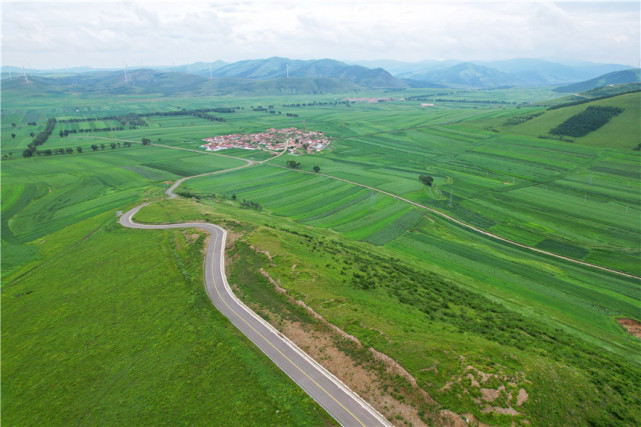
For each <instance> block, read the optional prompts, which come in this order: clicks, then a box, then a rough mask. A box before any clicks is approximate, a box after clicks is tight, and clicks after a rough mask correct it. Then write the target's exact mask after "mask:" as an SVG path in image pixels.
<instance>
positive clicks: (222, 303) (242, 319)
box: [120, 182, 390, 426]
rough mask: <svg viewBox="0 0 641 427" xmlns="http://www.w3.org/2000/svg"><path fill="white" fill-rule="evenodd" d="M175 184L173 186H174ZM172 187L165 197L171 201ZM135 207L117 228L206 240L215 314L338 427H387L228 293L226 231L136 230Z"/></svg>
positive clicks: (208, 280) (201, 226) (211, 226)
mask: <svg viewBox="0 0 641 427" xmlns="http://www.w3.org/2000/svg"><path fill="white" fill-rule="evenodd" d="M176 184H177V185H178V184H179V183H178V182H177V183H176ZM174 188H175V186H172V188H171V189H170V190H168V192H167V194H168V195H169V197H172V198H173V197H175V195H174V194H173V192H172V191H171V190H173V189H174ZM148 204H149V203H144V204H142V205H140V206H137V207H135V208H133V209H131V210H130V211H128V212H127V213H125V214H124V215H122V216H121V217H120V224H122V225H123V226H125V227H128V228H137V229H151V230H157V229H168V228H199V229H201V230H205V231H207V232H208V233H210V234H211V239H210V240H209V246H208V247H207V255H206V258H205V267H204V268H205V290H206V291H207V295H209V299H211V302H212V303H213V304H214V305H215V306H216V308H217V309H218V310H220V312H221V313H222V314H223V315H224V316H225V317H227V318H228V319H229V320H230V321H231V322H232V323H233V324H234V325H235V326H236V327H237V328H238V329H240V331H241V332H242V333H243V334H245V335H246V336H247V337H248V338H249V339H250V340H251V341H252V342H253V343H254V344H256V346H258V348H260V349H261V350H262V351H263V353H265V354H266V355H267V357H269V358H270V359H271V360H272V361H273V362H274V363H276V365H278V367H280V369H282V370H283V371H284V372H285V373H286V374H287V375H288V376H289V377H290V378H291V379H292V380H294V381H295V382H296V383H297V384H298V385H299V386H300V387H301V388H302V389H303V390H305V392H307V394H309V395H310V396H311V397H312V398H313V399H314V400H315V401H316V402H318V403H319V404H320V405H321V406H322V407H323V408H324V409H325V410H326V411H327V412H328V413H329V414H330V415H331V416H332V417H334V419H335V420H336V421H338V422H339V423H340V424H341V425H343V426H380V425H386V426H389V425H390V424H389V423H388V422H387V420H385V418H384V417H383V416H382V415H380V414H379V413H378V412H377V411H376V410H375V409H373V408H372V407H371V406H369V405H368V404H367V403H366V402H365V401H364V400H363V399H361V398H360V397H358V396H357V395H356V394H355V393H354V392H352V391H351V390H350V389H349V388H348V387H347V386H345V385H344V384H342V383H341V382H340V380H338V379H337V378H336V377H334V376H333V375H332V374H331V373H330V372H328V371H327V370H326V369H325V368H323V367H322V366H320V365H319V364H318V363H316V362H315V361H314V360H313V359H312V358H311V357H309V356H308V355H307V354H305V353H304V352H303V351H302V350H301V349H299V348H298V347H297V346H296V345H295V344H294V343H292V342H291V341H289V340H288V339H287V338H286V337H285V336H283V335H282V334H281V333H280V332H278V331H277V330H276V329H274V328H273V327H272V326H271V325H269V324H268V323H267V322H266V321H264V320H263V319H262V318H260V317H259V316H258V315H257V314H256V313H254V312H253V311H252V310H250V309H249V308H247V307H246V306H245V305H244V304H243V303H242V302H240V300H238V298H236V296H235V295H234V293H233V292H232V290H231V288H230V287H229V284H228V283H227V278H226V277H225V267H224V265H225V239H226V234H227V233H226V231H225V230H224V229H223V228H221V227H219V226H217V225H214V224H209V223H196V222H193V223H184V224H153V225H152V224H139V223H136V222H134V221H133V219H132V218H133V216H134V215H135V214H136V212H138V211H139V210H140V209H141V208H143V207H144V206H147V205H148Z"/></svg>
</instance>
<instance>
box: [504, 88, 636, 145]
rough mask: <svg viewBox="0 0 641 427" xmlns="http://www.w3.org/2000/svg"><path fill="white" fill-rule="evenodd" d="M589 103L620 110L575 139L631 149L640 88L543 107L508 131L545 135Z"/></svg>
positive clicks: (633, 140) (634, 139)
mask: <svg viewBox="0 0 641 427" xmlns="http://www.w3.org/2000/svg"><path fill="white" fill-rule="evenodd" d="M591 105H594V106H603V107H618V108H623V112H622V113H621V114H619V115H618V116H616V117H614V118H613V119H612V120H611V121H610V122H609V123H608V124H606V125H605V126H603V127H602V128H600V129H598V130H596V131H594V132H592V133H590V134H588V135H586V136H583V137H580V138H572V139H573V140H574V141H575V143H577V144H581V145H588V146H592V147H600V148H618V149H633V148H634V147H636V146H637V145H638V144H639V143H641V120H640V119H639V117H641V92H635V93H628V94H623V95H618V96H614V97H610V98H606V99H602V100H596V101H594V102H588V103H584V104H579V105H573V106H569V107H563V108H558V109H554V110H550V111H546V112H545V113H544V114H542V115H541V116H539V117H536V118H534V119H532V120H529V121H527V122H525V123H522V124H519V125H516V126H512V127H511V128H510V132H513V133H517V134H521V135H528V136H534V137H536V136H539V135H546V134H548V132H549V131H550V130H551V129H553V128H555V127H557V126H558V125H560V124H561V123H563V122H564V121H566V120H567V119H569V118H570V117H572V116H574V115H576V114H578V113H580V112H582V111H584V110H585V109H586V108H587V107H589V106H591Z"/></svg>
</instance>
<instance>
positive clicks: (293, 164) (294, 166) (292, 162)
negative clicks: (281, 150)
mask: <svg viewBox="0 0 641 427" xmlns="http://www.w3.org/2000/svg"><path fill="white" fill-rule="evenodd" d="M287 167H288V168H292V169H298V168H299V167H300V162H297V161H296V160H287Z"/></svg>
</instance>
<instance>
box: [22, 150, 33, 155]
mask: <svg viewBox="0 0 641 427" xmlns="http://www.w3.org/2000/svg"><path fill="white" fill-rule="evenodd" d="M31 156H33V151H31V150H29V149H26V150H24V151H23V152H22V157H31Z"/></svg>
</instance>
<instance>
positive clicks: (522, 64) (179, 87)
mask: <svg viewBox="0 0 641 427" xmlns="http://www.w3.org/2000/svg"><path fill="white" fill-rule="evenodd" d="M628 68H629V67H626V66H625V65H620V64H598V63H591V62H566V63H560V62H551V61H544V60H541V59H531V58H518V59H510V60H504V61H485V62H481V61H468V62H460V61H456V60H447V61H434V60H426V61H420V62H403V61H394V60H378V61H355V62H353V63H345V62H341V61H336V60H333V59H318V60H293V59H288V58H280V57H272V58H267V59H252V60H245V61H238V62H233V63H226V62H224V61H214V62H197V63H194V64H188V65H178V66H158V67H149V68H148V69H147V70H146V71H144V72H143V71H142V70H135V71H131V72H128V74H129V75H130V76H131V78H132V79H133V81H134V83H131V84H129V85H128V86H127V87H120V86H118V84H116V83H113V84H111V85H110V84H109V83H107V82H101V81H100V79H102V78H103V77H104V76H107V75H112V76H113V77H112V79H113V81H114V82H117V81H119V80H123V77H124V73H125V71H124V70H119V71H118V70H98V69H94V68H90V67H75V68H67V69H59V70H27V75H28V77H29V79H31V78H32V76H33V77H34V78H35V76H38V75H39V76H41V77H57V78H70V79H71V80H70V81H66V80H58V81H57V82H55V84H54V83H53V82H49V85H48V86H47V87H48V88H49V89H51V88H53V87H55V86H56V85H63V86H64V85H71V86H72V87H84V86H85V83H83V82H85V80H91V79H98V80H97V82H96V85H95V87H96V89H92V88H91V87H89V86H87V89H88V90H90V91H92V90H93V91H95V90H108V91H124V92H123V93H135V92H136V91H148V92H149V93H151V92H153V91H154V90H156V92H157V93H166V92H167V93H169V92H171V93H174V92H181V91H187V92H190V93H196V92H198V91H199V90H201V89H202V88H200V86H199V85H201V84H203V82H204V80H203V79H205V80H209V79H212V78H213V79H214V80H215V79H217V78H218V79H220V78H222V79H231V80H228V81H226V82H220V84H219V83H216V84H209V85H204V86H203V87H208V88H209V89H207V90H213V89H212V88H218V89H221V88H223V87H229V85H233V84H235V85H238V88H245V89H247V90H250V92H251V93H255V91H259V89H258V88H259V87H265V88H266V89H265V90H270V91H276V92H277V89H276V88H277V87H278V86H279V85H280V86H281V87H288V88H290V89H291V90H301V91H305V90H310V91H315V90H317V91H338V90H340V89H339V88H340V87H343V88H344V89H345V90H349V91H351V90H358V89H359V88H360V89H405V88H413V87H434V88H439V87H447V86H451V87H464V88H476V89H493V88H501V87H511V86H521V87H522V86H558V85H561V84H569V83H575V82H582V81H587V80H590V79H594V78H600V76H602V75H603V74H605V73H611V72H619V71H622V70H626V69H628ZM390 71H391V73H390ZM2 73H3V74H2V77H3V79H5V80H6V79H7V77H9V76H11V77H13V78H14V79H15V78H18V77H21V76H22V75H23V73H24V71H23V70H22V68H19V67H11V66H3V67H2ZM100 73H107V74H100ZM109 73H111V74H109ZM162 73H165V74H162ZM167 73H177V74H175V75H169V74H167ZM188 76H192V77H188ZM195 77H198V78H200V80H194V78H195ZM105 78H106V77H105ZM286 78H290V79H293V78H307V79H315V80H314V81H311V80H310V81H306V82H303V80H300V79H297V80H295V81H293V82H290V83H288V84H286V85H285V86H282V83H276V82H273V83H270V84H266V85H260V84H252V83H251V82H241V80H243V79H244V80H250V81H251V80H260V81H268V80H274V79H276V80H278V79H286ZM318 79H326V80H318ZM338 80H340V81H342V82H343V83H340V84H339V83H338V82H337V81H338ZM628 80H629V79H626V78H622V80H620V81H621V82H627V81H628ZM70 82H76V83H75V85H76V86H74V84H72V83H70ZM145 82H149V84H147V83H145ZM172 82H173V84H175V86H172ZM617 82H618V81H615V80H613V81H612V82H609V83H607V82H606V83H603V84H618V83H617ZM35 83H38V82H35ZM103 83H104V86H101V84H103ZM346 83H349V84H346ZM596 84H598V83H596ZM154 85H158V86H154ZM296 85H298V89H296V88H295V86H296ZM592 87H594V86H592ZM592 87H590V84H586V85H585V86H580V88H585V89H583V90H586V89H591V88H592ZM107 88H109V89H107ZM249 88H252V89H249ZM267 88H269V89H267ZM580 88H579V89H580ZM245 89H243V90H245ZM579 89H576V88H574V89H571V90H570V89H568V90H570V91H573V92H578V91H580V90H579ZM283 90H285V89H283ZM559 90H560V91H563V89H559ZM132 91H133V92H132Z"/></svg>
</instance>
